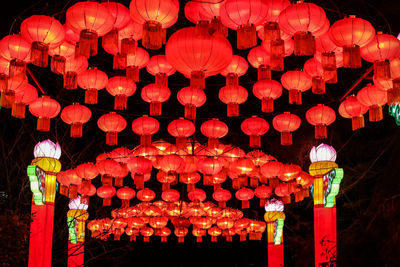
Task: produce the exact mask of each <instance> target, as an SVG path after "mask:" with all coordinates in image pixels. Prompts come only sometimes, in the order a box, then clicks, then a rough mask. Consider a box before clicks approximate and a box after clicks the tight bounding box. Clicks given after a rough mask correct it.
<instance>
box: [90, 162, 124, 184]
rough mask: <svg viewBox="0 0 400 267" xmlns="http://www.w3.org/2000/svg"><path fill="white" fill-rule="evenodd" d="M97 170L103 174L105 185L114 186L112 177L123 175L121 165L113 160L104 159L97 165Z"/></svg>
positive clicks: (102, 179)
mask: <svg viewBox="0 0 400 267" xmlns="http://www.w3.org/2000/svg"><path fill="white" fill-rule="evenodd" d="M96 167H97V170H98V171H99V173H100V174H101V182H102V184H103V185H112V177H117V176H118V175H119V174H120V173H121V165H120V164H119V163H118V162H117V161H115V160H113V159H103V160H100V161H98V162H97V163H96Z"/></svg>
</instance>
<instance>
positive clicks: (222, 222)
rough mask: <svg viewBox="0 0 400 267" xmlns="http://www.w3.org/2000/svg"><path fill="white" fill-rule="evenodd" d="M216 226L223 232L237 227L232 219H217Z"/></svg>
mask: <svg viewBox="0 0 400 267" xmlns="http://www.w3.org/2000/svg"><path fill="white" fill-rule="evenodd" d="M216 224H217V226H218V227H219V228H220V229H221V230H223V231H224V230H228V229H231V228H232V227H233V226H234V225H235V220H234V219H232V218H220V219H217V222H216Z"/></svg>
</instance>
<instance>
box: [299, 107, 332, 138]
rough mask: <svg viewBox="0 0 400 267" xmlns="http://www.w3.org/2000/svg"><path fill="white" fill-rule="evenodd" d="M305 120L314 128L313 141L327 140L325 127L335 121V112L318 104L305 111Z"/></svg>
mask: <svg viewBox="0 0 400 267" xmlns="http://www.w3.org/2000/svg"><path fill="white" fill-rule="evenodd" d="M306 119H307V121H308V123H310V124H311V125H314V126H315V139H325V138H327V130H326V126H328V125H330V124H332V123H333V122H334V121H335V119H336V115H335V111H334V110H333V109H332V108H330V107H328V106H324V105H323V104H318V105H317V106H314V107H312V108H310V109H309V110H307V112H306Z"/></svg>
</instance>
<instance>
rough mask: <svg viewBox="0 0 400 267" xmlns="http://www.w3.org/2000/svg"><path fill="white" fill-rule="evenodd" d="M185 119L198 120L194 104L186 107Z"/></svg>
mask: <svg viewBox="0 0 400 267" xmlns="http://www.w3.org/2000/svg"><path fill="white" fill-rule="evenodd" d="M184 117H185V119H189V120H194V119H196V106H195V105H192V104H186V105H185V115H184Z"/></svg>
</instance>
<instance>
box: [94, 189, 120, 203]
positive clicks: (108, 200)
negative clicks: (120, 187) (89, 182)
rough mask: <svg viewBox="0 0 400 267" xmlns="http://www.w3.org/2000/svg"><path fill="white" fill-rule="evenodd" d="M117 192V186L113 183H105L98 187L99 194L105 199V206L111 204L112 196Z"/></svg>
mask: <svg viewBox="0 0 400 267" xmlns="http://www.w3.org/2000/svg"><path fill="white" fill-rule="evenodd" d="M115 193H116V191H115V188H114V187H113V186H111V185H103V186H100V187H99V188H97V195H98V196H99V197H101V198H102V199H103V206H111V198H112V197H113V196H114V195H115Z"/></svg>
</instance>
